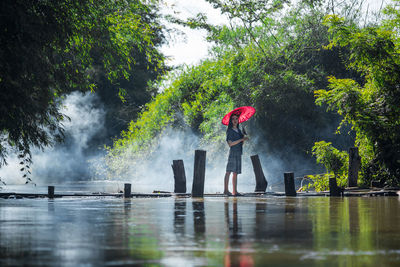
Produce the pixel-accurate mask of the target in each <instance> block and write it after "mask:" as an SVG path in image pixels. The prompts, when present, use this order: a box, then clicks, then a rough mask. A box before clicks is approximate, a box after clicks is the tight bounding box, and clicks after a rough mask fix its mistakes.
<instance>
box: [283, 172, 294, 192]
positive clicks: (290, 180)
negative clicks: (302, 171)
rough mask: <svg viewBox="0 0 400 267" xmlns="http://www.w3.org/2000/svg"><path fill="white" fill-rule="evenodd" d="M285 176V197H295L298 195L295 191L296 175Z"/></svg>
mask: <svg viewBox="0 0 400 267" xmlns="http://www.w3.org/2000/svg"><path fill="white" fill-rule="evenodd" d="M283 175H284V179H285V195H286V196H293V197H295V196H296V195H297V193H296V190H295V189H294V173H293V172H285V173H284V174H283Z"/></svg>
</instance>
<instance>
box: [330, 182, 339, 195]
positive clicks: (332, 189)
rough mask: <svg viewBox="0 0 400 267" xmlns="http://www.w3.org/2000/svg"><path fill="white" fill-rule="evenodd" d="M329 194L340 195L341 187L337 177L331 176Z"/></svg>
mask: <svg viewBox="0 0 400 267" xmlns="http://www.w3.org/2000/svg"><path fill="white" fill-rule="evenodd" d="M329 196H331V197H339V196H340V189H339V187H338V186H337V183H336V177H333V178H329Z"/></svg>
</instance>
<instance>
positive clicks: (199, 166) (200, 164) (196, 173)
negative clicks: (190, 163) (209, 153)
mask: <svg viewBox="0 0 400 267" xmlns="http://www.w3.org/2000/svg"><path fill="white" fill-rule="evenodd" d="M205 174H206V151H204V150H195V153H194V169H193V185H192V197H203V194H204V178H205Z"/></svg>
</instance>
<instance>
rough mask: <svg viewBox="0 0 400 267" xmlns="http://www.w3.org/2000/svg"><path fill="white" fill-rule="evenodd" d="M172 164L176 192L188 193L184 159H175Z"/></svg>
mask: <svg viewBox="0 0 400 267" xmlns="http://www.w3.org/2000/svg"><path fill="white" fill-rule="evenodd" d="M171 166H172V171H173V172H174V180H175V188H174V193H186V174H185V166H184V165H183V160H181V159H180V160H173V161H172V165H171Z"/></svg>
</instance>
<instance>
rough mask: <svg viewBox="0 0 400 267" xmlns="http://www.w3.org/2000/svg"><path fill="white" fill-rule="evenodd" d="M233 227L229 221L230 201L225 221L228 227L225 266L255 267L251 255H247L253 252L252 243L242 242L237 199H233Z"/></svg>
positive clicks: (227, 203) (226, 206)
mask: <svg viewBox="0 0 400 267" xmlns="http://www.w3.org/2000/svg"><path fill="white" fill-rule="evenodd" d="M232 205H233V208H232V227H231V223H230V220H229V200H227V201H226V202H225V220H226V227H227V230H228V231H227V239H228V240H227V241H228V242H227V244H226V248H225V257H224V266H254V260H253V258H252V256H251V255H249V254H245V253H247V252H248V251H249V250H251V245H250V243H244V242H241V240H240V234H241V227H240V224H239V223H238V209H237V199H236V198H234V199H233V203H232Z"/></svg>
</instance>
